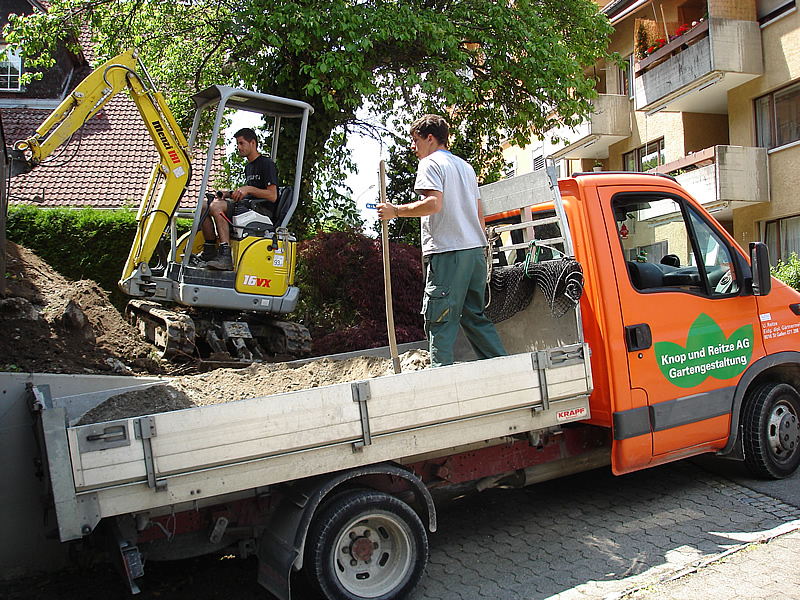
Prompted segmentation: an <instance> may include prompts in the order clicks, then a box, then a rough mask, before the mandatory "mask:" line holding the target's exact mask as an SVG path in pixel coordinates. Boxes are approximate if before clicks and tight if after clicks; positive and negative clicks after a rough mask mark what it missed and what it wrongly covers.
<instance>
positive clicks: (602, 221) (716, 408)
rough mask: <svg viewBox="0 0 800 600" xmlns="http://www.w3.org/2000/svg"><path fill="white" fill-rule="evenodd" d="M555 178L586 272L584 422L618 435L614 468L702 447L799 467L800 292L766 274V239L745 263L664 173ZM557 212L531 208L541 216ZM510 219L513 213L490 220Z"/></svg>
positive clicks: (776, 468)
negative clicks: (588, 387)
mask: <svg viewBox="0 0 800 600" xmlns="http://www.w3.org/2000/svg"><path fill="white" fill-rule="evenodd" d="M558 187H559V190H560V194H561V198H562V201H563V209H564V212H565V213H566V217H567V220H568V223H569V229H570V230H571V233H572V241H573V245H574V255H575V258H576V259H577V260H578V262H579V263H580V264H581V265H582V268H583V273H584V277H585V286H584V294H583V297H582V299H581V304H580V315H581V319H582V324H583V333H584V336H585V341H586V343H587V344H588V346H589V347H590V349H591V353H592V355H591V363H592V373H593V380H594V391H593V393H592V396H591V419H590V420H589V421H588V423H592V424H596V425H600V426H603V427H608V428H609V429H610V430H611V431H612V432H613V448H612V468H613V470H614V472H615V473H617V474H621V473H627V472H630V471H635V470H637V469H641V468H644V467H648V466H654V465H657V464H661V463H665V462H669V461H672V460H677V459H680V458H683V457H688V456H693V455H696V454H701V453H705V452H715V453H717V454H719V455H722V456H727V457H730V458H736V459H739V460H741V459H744V460H745V461H746V462H747V464H748V466H749V467H750V468H751V470H752V471H754V473H756V474H758V475H760V476H765V477H776V478H777V477H785V476H787V475H789V474H791V473H792V472H794V470H795V469H796V468H797V466H798V462H800V451H798V446H800V429H798V415H799V414H800V398H799V397H798V394H797V391H796V390H797V385H798V375H800V360H799V359H800V354H798V352H797V349H798V337H797V334H798V332H800V317H799V316H798V314H800V304H798V303H799V302H800V294H798V292H797V291H795V290H793V289H791V288H789V287H788V286H786V285H785V284H783V283H781V282H780V281H778V280H775V279H770V277H769V261H768V258H767V256H766V248H765V247H764V246H763V244H754V245H753V248H752V257H751V258H750V261H748V256H747V255H746V254H745V252H744V251H743V250H742V248H741V247H740V246H739V245H738V244H737V243H736V241H735V240H734V239H733V238H732V236H731V235H730V234H729V233H728V232H727V231H726V230H725V229H724V228H723V227H722V226H721V225H720V224H719V223H718V222H716V221H715V220H714V219H713V217H712V216H711V215H710V214H709V213H708V212H707V211H706V210H705V209H704V208H703V207H702V206H701V205H700V204H699V203H698V202H697V201H696V200H695V199H693V198H692V197H691V196H690V195H689V194H688V193H687V192H686V191H685V190H684V189H683V188H681V186H680V185H678V184H677V183H676V182H675V181H674V180H673V179H672V178H669V177H666V176H657V175H650V174H637V173H608V172H603V173H587V174H579V175H577V176H574V177H572V178H568V179H562V180H560V181H559V182H558ZM553 208H554V207H553V205H551V204H542V205H538V206H534V207H531V208H528V209H527V210H528V212H529V213H530V214H531V215H532V217H531V219H532V220H531V223H535V222H536V219H535V216H536V215H542V216H544V217H545V218H547V216H548V215H549V214H552V211H553ZM518 214H520V215H523V216H520V217H517V220H519V221H523V217H524V215H525V211H524V210H521V211H520V212H519V213H518ZM502 220H506V221H508V220H509V214H507V213H506V214H504V215H491V214H490V215H488V216H487V222H488V223H493V222H501V221H502ZM512 220H513V216H512ZM517 231H518V232H519V231H521V232H523V233H525V232H530V231H533V228H532V227H528V228H524V227H523V228H521V229H519V230H517ZM509 241H511V242H513V241H515V240H509ZM516 242H517V244H516V245H517V246H519V245H520V244H519V242H520V239H519V233H518V234H517V237H516ZM523 245H524V242H523ZM503 254H504V257H508V256H509V253H508V252H505V253H503ZM496 256H497V254H496ZM756 262H758V263H759V264H758V265H757V268H756V267H753V268H751V263H753V264H754V265H755V263H756Z"/></svg>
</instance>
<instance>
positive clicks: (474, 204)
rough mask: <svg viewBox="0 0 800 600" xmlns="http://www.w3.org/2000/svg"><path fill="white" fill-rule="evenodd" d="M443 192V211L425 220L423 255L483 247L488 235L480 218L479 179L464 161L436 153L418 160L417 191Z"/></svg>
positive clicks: (440, 152)
mask: <svg viewBox="0 0 800 600" xmlns="http://www.w3.org/2000/svg"><path fill="white" fill-rule="evenodd" d="M425 190H435V191H437V192H442V210H441V211H440V212H438V213H435V214H432V215H428V216H426V217H422V227H421V230H422V231H421V233H422V254H423V255H424V256H427V255H428V254H438V253H441V252H451V251H453V250H468V249H470V248H482V247H484V246H486V245H487V241H486V234H485V233H484V231H483V228H482V227H481V221H480V217H479V216H478V200H479V199H480V197H481V196H480V192H479V191H478V179H477V177H476V176H475V170H474V169H473V168H472V165H470V164H469V163H468V162H466V161H465V160H463V159H461V158H459V157H457V156H454V155H453V154H452V153H450V152H449V151H448V150H437V151H436V152H433V153H432V154H430V155H428V156H426V157H425V158H423V159H422V160H420V161H419V170H418V171H417V179H416V181H415V182H414V191H415V192H416V193H418V194H421V195H422V194H424V192H425Z"/></svg>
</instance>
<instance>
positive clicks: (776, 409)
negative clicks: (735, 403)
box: [742, 383, 800, 479]
mask: <svg viewBox="0 0 800 600" xmlns="http://www.w3.org/2000/svg"><path fill="white" fill-rule="evenodd" d="M742 433H743V441H744V456H745V463H746V464H747V466H748V468H749V469H750V471H751V472H752V473H753V474H754V475H756V476H757V477H763V478H765V479H783V478H785V477H788V476H789V475H791V474H792V473H794V472H795V471H796V470H797V466H798V465H799V464H800V395H798V393H797V391H796V390H795V389H794V388H793V387H792V386H791V385H788V384H786V383H767V384H763V385H761V386H759V387H757V388H756V389H754V390H753V391H752V392H751V393H750V395H749V397H748V399H747V402H746V404H745V407H744V419H743V422H742Z"/></svg>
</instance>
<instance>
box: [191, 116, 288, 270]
mask: <svg viewBox="0 0 800 600" xmlns="http://www.w3.org/2000/svg"><path fill="white" fill-rule="evenodd" d="M234 137H235V138H236V151H237V152H238V153H239V156H242V157H244V158H246V159H247V164H246V165H245V167H244V175H245V181H246V183H245V185H243V186H242V187H239V188H236V189H235V190H232V191H229V192H217V197H216V198H215V199H214V200H213V201H212V202H211V204H210V205H209V206H207V205H208V202H204V203H203V211H204V212H205V210H206V208H208V216H206V218H205V219H203V222H202V224H201V228H202V230H203V238H204V244H203V252H202V254H200V260H201V261H203V262H204V263H205V264H206V266H207V267H208V268H210V269H217V270H219V271H232V270H233V256H232V255H231V245H230V239H231V230H230V223H231V221H232V220H233V217H234V216H235V215H239V214H242V213H244V212H247V211H248V210H252V203H251V201H252V200H254V199H257V198H262V199H265V200H266V202H264V203H262V205H263V206H265V207H266V210H263V209H261V210H260V212H264V213H265V214H266V216H268V217H269V218H270V219H274V208H275V202H276V201H277V199H278V167H277V166H276V165H275V162H274V161H273V160H272V159H271V158H269V157H267V156H264V155H263V154H261V153H259V151H258V137H257V136H256V133H255V131H253V130H252V129H250V128H249V127H245V128H244V129H240V130H239V131H237V132H236V134H235V135H234ZM215 226H216V232H215ZM217 238H218V239H219V248H217V244H216V242H217Z"/></svg>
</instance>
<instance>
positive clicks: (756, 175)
mask: <svg viewBox="0 0 800 600" xmlns="http://www.w3.org/2000/svg"><path fill="white" fill-rule="evenodd" d="M652 172H657V173H671V174H673V175H674V176H675V178H676V179H677V180H678V183H680V184H681V185H682V186H683V187H684V188H686V190H687V191H688V192H689V193H690V194H691V195H692V196H694V197H695V198H696V199H697V200H698V201H699V202H700V203H701V204H704V205H706V206H707V207H709V206H711V207H716V208H718V209H723V208H727V209H731V210H732V209H734V208H740V207H742V206H746V205H748V204H753V203H756V202H769V178H768V171H767V150H766V148H753V147H745V146H713V147H711V148H706V149H705V150H701V151H699V152H695V153H693V154H690V155H689V156H686V157H684V158H681V159H679V160H676V161H673V162H670V163H667V164H665V165H661V166H659V167H656V168H655V169H652Z"/></svg>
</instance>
